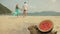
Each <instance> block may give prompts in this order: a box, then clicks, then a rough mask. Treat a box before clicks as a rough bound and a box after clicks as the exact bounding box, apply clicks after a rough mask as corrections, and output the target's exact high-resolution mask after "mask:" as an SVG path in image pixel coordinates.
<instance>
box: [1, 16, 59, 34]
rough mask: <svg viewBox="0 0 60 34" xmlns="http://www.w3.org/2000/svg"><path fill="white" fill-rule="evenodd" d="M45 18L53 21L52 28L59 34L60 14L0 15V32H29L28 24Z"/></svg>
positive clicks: (14, 33)
mask: <svg viewBox="0 0 60 34" xmlns="http://www.w3.org/2000/svg"><path fill="white" fill-rule="evenodd" d="M47 19H49V20H51V21H52V22H53V23H54V29H53V30H55V31H58V33H57V34H60V16H26V17H23V16H19V17H16V16H0V34H30V32H29V30H28V29H27V28H28V26H31V25H33V24H35V25H37V24H38V23H40V22H41V21H43V20H47Z"/></svg>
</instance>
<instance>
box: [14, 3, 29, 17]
mask: <svg viewBox="0 0 60 34" xmlns="http://www.w3.org/2000/svg"><path fill="white" fill-rule="evenodd" d="M19 9H20V8H19V7H18V4H16V9H15V12H14V13H13V15H14V16H17V17H18V14H19ZM20 10H22V11H23V17H25V16H26V15H27V10H28V5H27V3H26V2H24V4H23V6H22V9H20Z"/></svg>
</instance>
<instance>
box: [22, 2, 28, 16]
mask: <svg viewBox="0 0 60 34" xmlns="http://www.w3.org/2000/svg"><path fill="white" fill-rule="evenodd" d="M27 7H28V5H27V3H26V2H24V5H23V9H22V10H23V17H24V16H26V15H27V9H28V8H27Z"/></svg>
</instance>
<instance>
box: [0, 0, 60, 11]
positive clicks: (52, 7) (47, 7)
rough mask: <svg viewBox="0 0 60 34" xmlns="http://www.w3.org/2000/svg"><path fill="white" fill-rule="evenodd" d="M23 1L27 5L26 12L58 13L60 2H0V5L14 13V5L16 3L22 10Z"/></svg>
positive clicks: (58, 0)
mask: <svg viewBox="0 0 60 34" xmlns="http://www.w3.org/2000/svg"><path fill="white" fill-rule="evenodd" d="M25 1H26V2H27V4H28V12H41V11H56V12H60V0H0V3H1V4H3V5H4V6H6V7H7V8H8V9H10V10H11V11H15V6H16V4H17V3H18V5H19V8H22V6H23V3H24V2H25ZM20 12H21V11H20Z"/></svg>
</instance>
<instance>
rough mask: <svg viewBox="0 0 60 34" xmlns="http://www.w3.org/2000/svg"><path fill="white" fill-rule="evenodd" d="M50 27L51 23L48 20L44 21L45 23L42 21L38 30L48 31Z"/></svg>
mask: <svg viewBox="0 0 60 34" xmlns="http://www.w3.org/2000/svg"><path fill="white" fill-rule="evenodd" d="M51 27H52V22H51V21H50V20H45V21H42V22H41V23H40V24H39V28H40V29H41V30H44V31H45V30H49V29H50V28H51Z"/></svg>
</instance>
